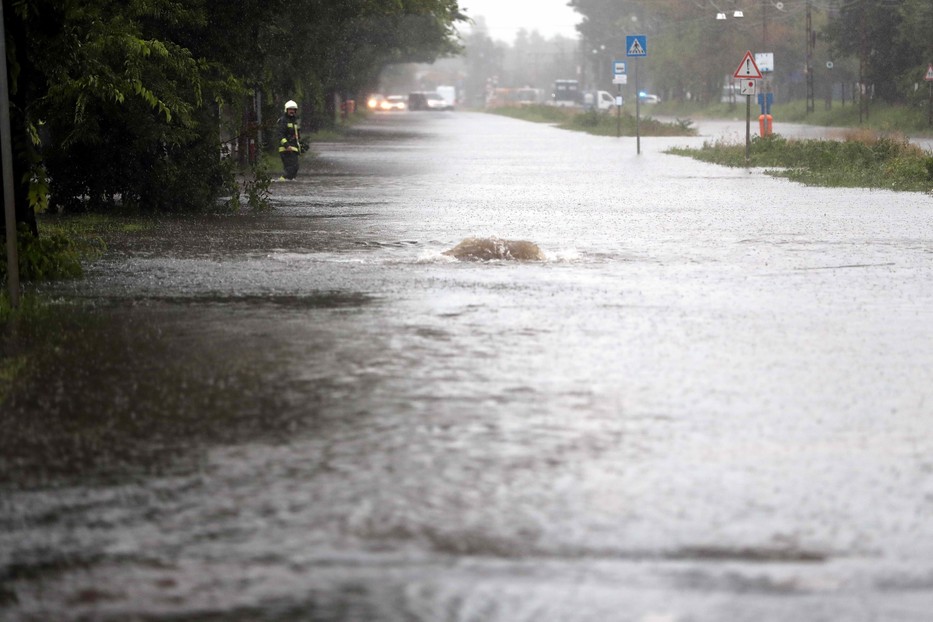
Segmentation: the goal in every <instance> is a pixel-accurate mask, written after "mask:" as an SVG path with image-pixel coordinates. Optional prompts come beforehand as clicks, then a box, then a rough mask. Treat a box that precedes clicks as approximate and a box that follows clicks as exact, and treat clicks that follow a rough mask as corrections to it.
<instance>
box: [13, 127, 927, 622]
mask: <svg viewBox="0 0 933 622" xmlns="http://www.w3.org/2000/svg"><path fill="white" fill-rule="evenodd" d="M706 138H708V136H707V137H706ZM703 140H704V137H703V136H700V137H697V138H665V139H660V138H643V140H642V155H641V156H636V155H635V141H634V139H628V138H623V139H616V138H601V137H593V136H588V135H584V134H578V133H572V132H566V131H562V130H558V129H554V128H550V127H546V126H542V125H535V124H530V123H524V122H521V121H515V120H510V119H506V118H500V117H493V116H487V115H481V114H473V113H461V112H456V113H441V114H436V115H431V114H428V113H425V114H419V113H411V114H398V115H384V116H377V117H374V118H373V119H372V120H371V121H369V122H367V124H366V125H365V126H362V127H360V128H359V131H358V132H357V133H356V135H355V137H354V138H353V139H352V140H350V141H347V142H343V143H332V144H321V145H318V146H317V150H318V152H319V156H318V157H316V158H315V159H314V160H313V161H309V160H306V161H305V162H304V164H303V169H302V172H301V173H300V175H299V178H298V181H296V182H293V183H280V184H276V185H275V186H274V188H273V198H274V202H275V205H276V208H277V209H276V210H275V211H274V212H273V213H272V214H269V215H264V216H257V217H216V218H200V217H199V218H184V219H176V220H165V221H160V222H158V223H156V224H155V226H154V228H153V229H151V230H148V231H142V232H137V233H132V234H128V235H127V236H125V237H124V238H121V239H118V240H115V241H114V242H113V243H112V244H111V247H110V252H109V253H108V255H107V256H106V257H104V258H103V259H101V260H100V261H98V262H96V263H95V264H94V265H93V266H92V267H91V269H90V274H89V277H88V278H87V279H86V280H84V281H81V282H79V283H71V284H59V285H56V286H54V287H52V288H51V289H50V292H49V293H50V294H54V295H55V296H57V297H59V298H60V299H61V300H63V301H64V303H63V305H62V308H63V315H64V318H63V319H62V320H61V322H62V326H63V327H64V329H66V332H67V334H68V335H69V337H68V339H67V340H66V342H65V343H64V344H63V345H62V346H61V347H59V348H57V349H56V350H55V351H54V352H51V353H49V354H48V355H47V356H45V357H44V358H43V368H42V373H41V374H37V375H35V376H34V377H33V378H32V380H31V381H30V383H29V385H28V386H25V387H21V388H19V389H18V390H17V391H16V392H15V393H14V395H13V396H12V397H11V398H10V399H9V400H8V402H7V403H5V404H4V405H3V414H2V415H0V423H2V429H3V430H4V434H3V439H2V440H0V449H2V453H0V455H2V457H0V619H2V620H11V621H12V620H15V621H27V620H28V621H33V620H35V621H39V620H106V621H109V620H114V621H116V620H146V621H150V620H172V621H180V620H223V621H247V620H248V621H253V620H267V621H280V620H281V621H287V620H312V621H327V622H330V621H335V622H336V621H345V620H352V621H357V620H359V621H396V620H398V621H403V620H404V621H451V622H453V621H484V622H485V621H501V622H519V621H534V622H540V621H555V622H556V621H561V622H563V621H570V620H573V621H593V622H605V621H607V620H612V621H623V622H628V621H632V622H707V621H708V622H714V621H716V622H719V621H722V620H730V621H749V622H751V621H755V622H768V621H773V622H778V621H780V622H784V621H787V620H797V621H814V622H815V621H818V620H832V621H836V620H847V621H863V620H864V621H868V620H886V621H887V620H898V621H900V620H903V621H918V622H919V621H921V620H928V619H929V615H930V614H929V612H930V607H931V603H933V520H931V519H933V218H931V211H933V199H931V197H929V196H924V195H921V194H907V193H891V192H886V191H865V190H857V189H856V190H840V189H821V188H807V187H804V186H800V185H797V184H794V183H791V182H788V181H786V180H781V179H774V178H770V177H768V176H766V175H764V174H763V173H762V172H760V171H751V172H749V171H745V170H735V169H728V168H721V167H717V166H713V165H709V164H704V163H699V162H694V161H692V160H689V159H685V158H679V157H675V156H670V155H665V154H664V153H663V150H664V149H666V148H667V147H669V146H671V145H684V144H688V145H689V144H694V145H699V144H702V141H703ZM471 236H477V237H493V236H494V237H500V238H504V239H522V240H529V241H532V242H534V243H536V244H538V246H539V247H540V248H541V250H542V251H543V252H544V254H545V256H546V261H543V262H514V261H493V262H465V261H458V260H456V259H454V258H452V257H449V256H447V255H444V254H443V252H444V251H446V250H448V249H450V248H452V247H454V246H455V245H457V244H458V243H459V242H461V241H462V240H463V239H464V238H467V237H471Z"/></svg>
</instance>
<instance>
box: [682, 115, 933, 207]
mask: <svg viewBox="0 0 933 622" xmlns="http://www.w3.org/2000/svg"><path fill="white" fill-rule="evenodd" d="M668 153H673V154H675V155H683V156H689V157H692V158H695V159H697V160H702V161H704V162H712V163H714V164H723V165H726V166H735V167H739V166H754V167H765V168H769V167H776V168H774V169H772V170H770V171H768V172H769V173H770V174H772V175H775V176H778V177H786V178H788V179H792V180H794V181H798V182H801V183H805V184H809V185H814V186H830V187H848V188H886V189H889V190H899V191H912V192H929V193H933V153H931V152H928V151H924V150H923V149H921V148H920V147H918V146H917V145H913V144H911V143H909V142H908V141H907V139H906V138H904V137H902V136H892V135H879V134H877V133H874V132H869V131H865V130H859V131H850V132H846V133H845V134H844V135H843V136H842V138H841V140H789V139H786V138H784V137H782V136H780V135H778V134H774V135H772V136H769V137H767V138H755V139H753V140H752V143H751V149H750V160H749V162H747V163H746V161H745V144H744V143H741V144H739V143H735V142H726V141H721V140H720V141H715V142H705V143H704V144H703V147H702V148H700V149H692V148H686V147H676V148H673V149H670V150H668Z"/></svg>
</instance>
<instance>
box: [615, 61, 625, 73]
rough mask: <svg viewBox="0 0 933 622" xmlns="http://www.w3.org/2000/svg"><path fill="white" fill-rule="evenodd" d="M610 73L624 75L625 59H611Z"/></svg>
mask: <svg viewBox="0 0 933 622" xmlns="http://www.w3.org/2000/svg"><path fill="white" fill-rule="evenodd" d="M612 75H614V76H624V75H625V61H624V60H614V61H612Z"/></svg>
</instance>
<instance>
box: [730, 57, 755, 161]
mask: <svg viewBox="0 0 933 622" xmlns="http://www.w3.org/2000/svg"><path fill="white" fill-rule="evenodd" d="M732 76H733V77H734V78H735V79H736V80H741V92H742V95H744V96H745V165H746V166H748V163H749V162H750V161H751V159H752V95H754V94H755V91H756V85H757V82H755V80H761V78H762V76H761V71H759V69H758V65H757V64H755V58H754V57H753V56H752V53H751V51H748V52H745V56H744V57H743V58H742V62H741V63H739V66H738V68H737V69H736V70H735V73H733V74H732Z"/></svg>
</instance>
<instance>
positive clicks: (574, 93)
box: [554, 80, 582, 106]
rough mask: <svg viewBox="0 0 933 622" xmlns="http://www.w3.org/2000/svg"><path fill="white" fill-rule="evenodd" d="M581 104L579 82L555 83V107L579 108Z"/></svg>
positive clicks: (563, 81)
mask: <svg viewBox="0 0 933 622" xmlns="http://www.w3.org/2000/svg"><path fill="white" fill-rule="evenodd" d="M581 103H582V101H581V99H580V81H579V80H555V81H554V105H555V106H579V105H580V104H581Z"/></svg>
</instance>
